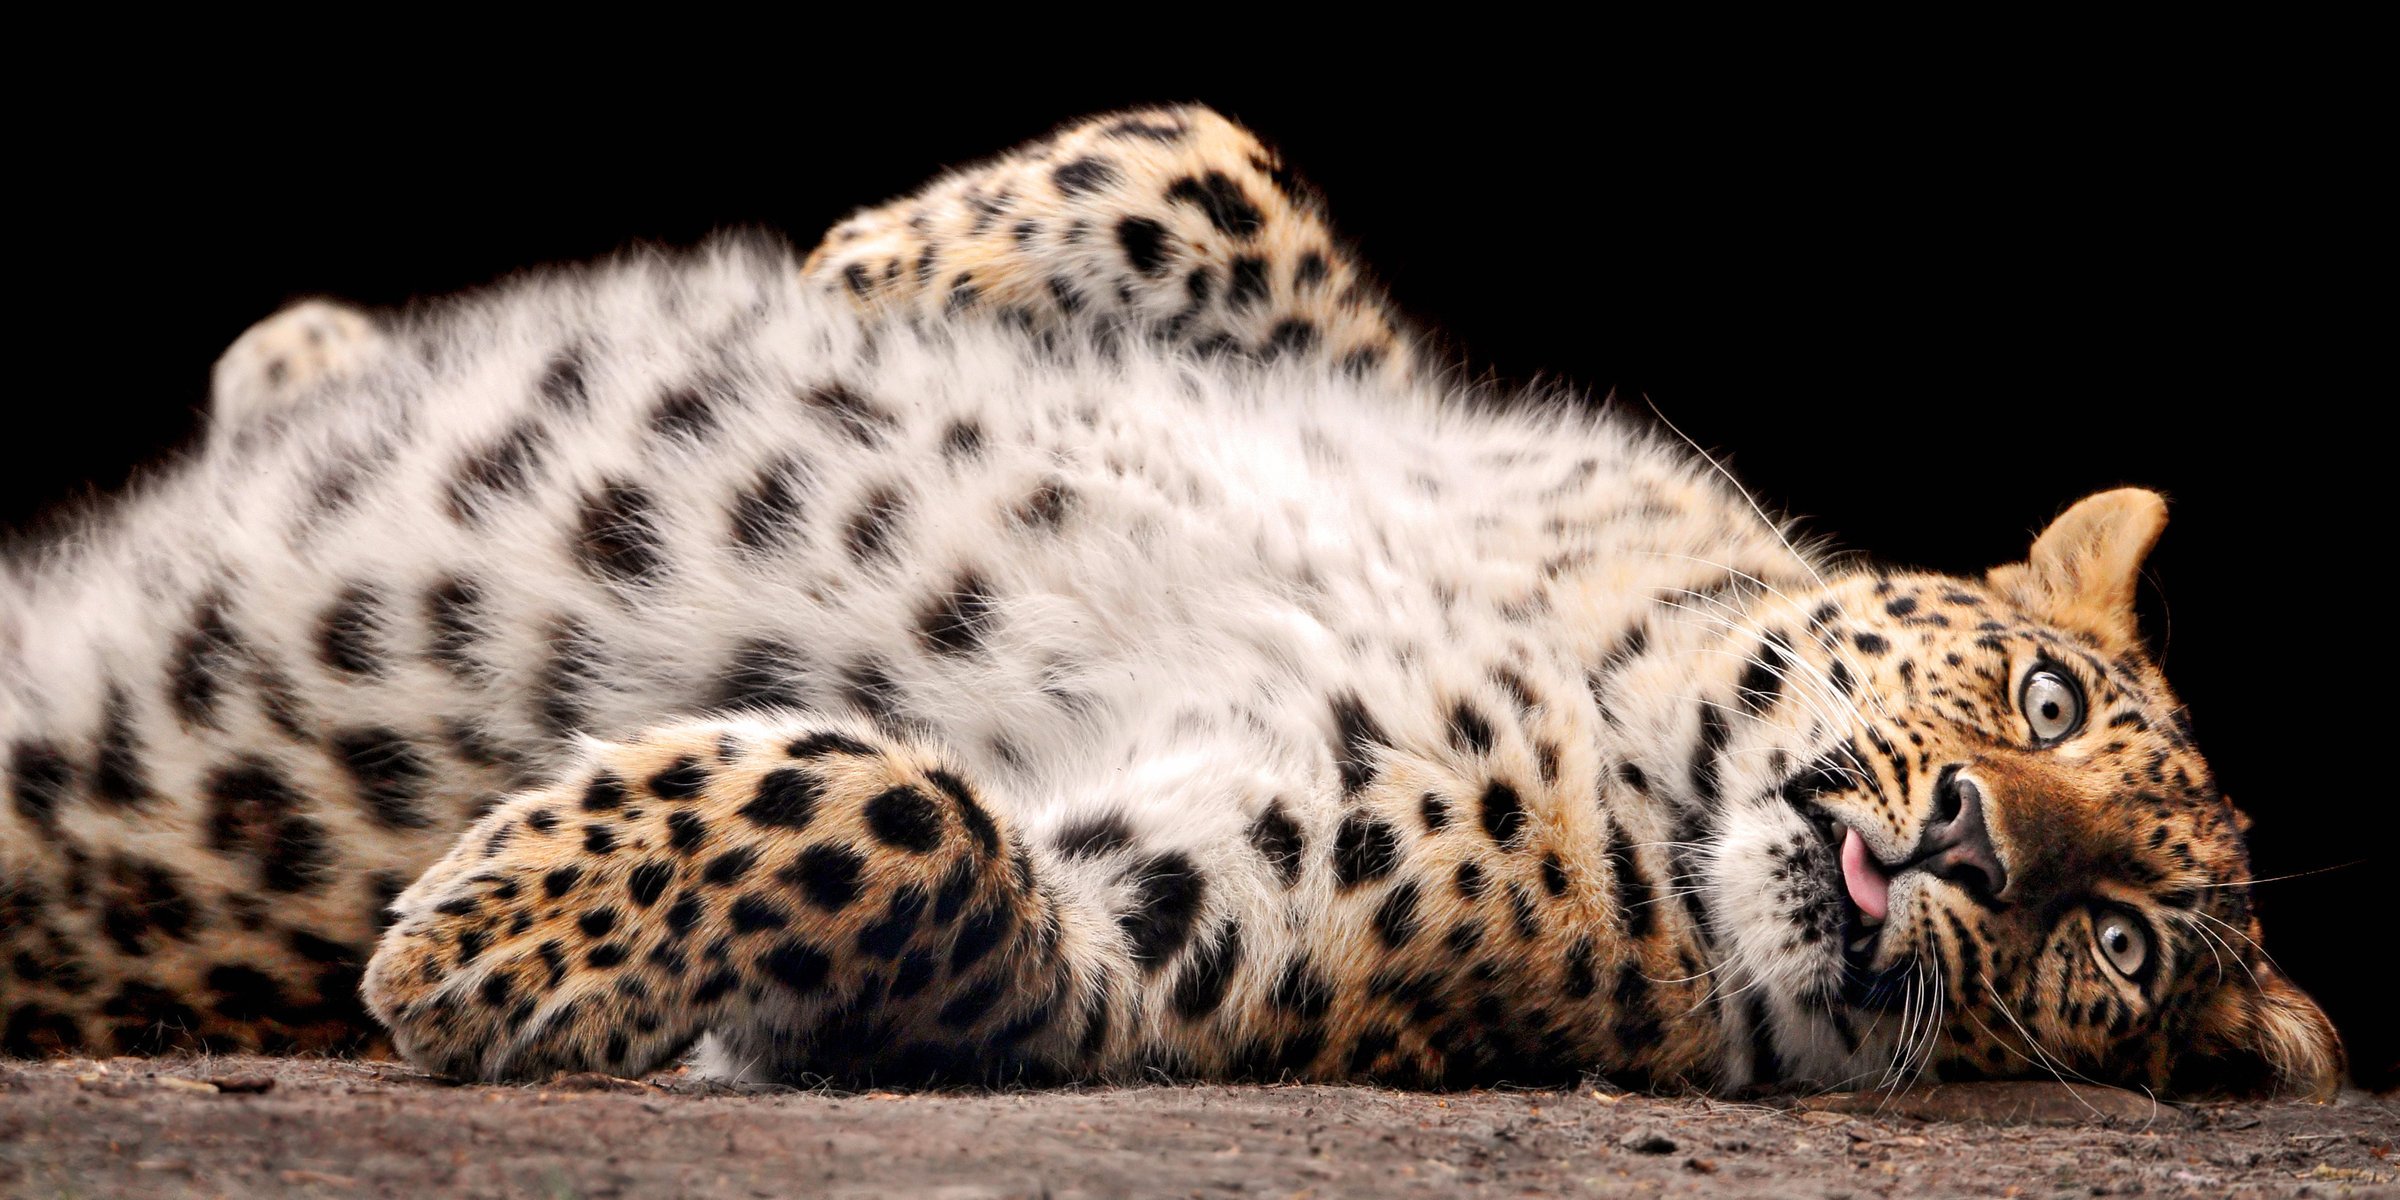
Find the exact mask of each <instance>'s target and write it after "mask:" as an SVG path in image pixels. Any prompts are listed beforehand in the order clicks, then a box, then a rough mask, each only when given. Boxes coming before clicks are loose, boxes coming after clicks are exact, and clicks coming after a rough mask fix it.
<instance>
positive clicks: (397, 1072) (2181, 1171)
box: [0, 1058, 2400, 1200]
mask: <svg viewBox="0 0 2400 1200" xmlns="http://www.w3.org/2000/svg"><path fill="white" fill-rule="evenodd" d="M2395 1140H2400V1100H2395V1099H2393V1098H2388V1097H2387V1098H2382V1099H2377V1098H2373V1097H2368V1096H2364V1095H2359V1094H2352V1095H2349V1096H2346V1097H2344V1098H2343V1099H2342V1100H2341V1101H2339V1102H2337V1103H2334V1104H2330V1105H2303V1104H2268V1105H2218V1106H2200V1107H2190V1108H2172V1107H2164V1106H2157V1105H2153V1104H2151V1103H2150V1102H2149V1101H2148V1100H2146V1099H2144V1098H2142V1097H2140V1096H2134V1095H2130V1094H2127V1093H2122V1092H2105V1091H2101V1090H2098V1089H2076V1090H2075V1091H2073V1092H2069V1091H2068V1090H2066V1089H2062V1088H2060V1087H2058V1086H2056V1085H2050V1084H2039V1085H2036V1084H2002V1085H1985V1086H1982V1087H1972V1086H1953V1087H1943V1088H1934V1089H1930V1090H1927V1091H1922V1092H1919V1093H1914V1094H1910V1095H1907V1096H1904V1097H1898V1098H1892V1097H1876V1096H1871V1095H1849V1096H1829V1097H1817V1098H1814V1099H1810V1100H1805V1101H1799V1102H1777V1103H1760V1104H1736V1103H1728V1102H1722V1101H1713V1100H1699V1099H1659V1098H1652V1097H1647V1096H1638V1095H1623V1094H1618V1093H1614V1092H1609V1091H1606V1090H1595V1089H1592V1088H1583V1089H1577V1090H1574V1091H1538V1092H1537V1091H1525V1092H1512V1091H1499V1092H1467V1093H1455V1094H1447V1095H1432V1094H1422V1093H1403V1092H1390V1091H1379V1090H1374V1089H1369V1088H1345V1087H1313V1086H1305V1087H1304V1086H1286V1087H1163V1086H1162V1087H1146V1088H1112V1089H1091V1090H1079V1091H1051V1092H1013V1093H991V1092H982V1093H955V1092H953V1093H915V1094H894V1093H888V1092H870V1093H833V1092H794V1091H783V1092H734V1091H729V1090H726V1089H722V1088H716V1087H712V1086H709V1085H706V1084H703V1083H700V1082H697V1081H694V1080H692V1079H690V1078H688V1077H686V1076H682V1075H664V1076H659V1077H656V1078H653V1079H650V1080H647V1081H642V1082H633V1081H627V1080H614V1079H606V1078H603V1077H598V1076H578V1077H569V1078H565V1079H560V1080H555V1081H553V1082H552V1083H550V1084H549V1085H547V1086H541V1087H480V1086H477V1087H455V1086H448V1085H445V1084H442V1083H440V1082H437V1081H434V1080H431V1079H428V1078H426V1077H425V1076H422V1075H420V1074H418V1073H416V1072H415V1071H412V1070H410V1069H408V1068H406V1067H402V1066H398V1065H395V1064H389V1063H368V1062H324V1061H308V1060H294V1059H264V1058H200V1059H163V1060H162V1059H114V1060H110V1061H108V1062H93V1061H89V1060H65V1061H56V1062H44V1063H0V1195H6V1196H10V1197H16V1196H25V1197H34V1196H39V1197H118V1196H122V1197H149V1196H178V1197H180V1196H231V1197H254V1196H326V1197H349V1196H360V1197H364V1196H424V1195H432V1194H441V1195H458V1196H531V1197H544V1198H556V1197H585V1196H593V1197H599V1196H699V1197H720V1196H760V1197H765V1196H894V1195H898V1196H939V1197H983V1196H1026V1197H1059V1198H1063V1197H1070V1196H1129V1195H1142V1196H1153V1195H1155V1196H1198V1197H1218V1196H1250V1195H1257V1196H1276V1197H1312V1198H1314V1197H1336V1196H1376V1197H1382V1196H1577V1195H1613V1194H1629V1195H1644V1196H1651V1195H1655V1196H1686V1195H1711V1196H1776V1197H1828V1198H1830V1197H1857V1198H1864V1197H1868V1196H1899V1197H1907V1198H1909V1200H1917V1198H1920V1197H1928V1196H1938V1195H1951V1194H1959V1195H1976V1196H2032V1197H2052V1196H2106V1195H2152V1196H2157V1195H2167V1196H2180V1195H2197V1196H2212V1197H2213V1196H2225V1195H2266V1196H2322V1197H2333V1196H2400V1159H2395V1157H2394V1156H2393V1144H2394V1142H2395Z"/></svg>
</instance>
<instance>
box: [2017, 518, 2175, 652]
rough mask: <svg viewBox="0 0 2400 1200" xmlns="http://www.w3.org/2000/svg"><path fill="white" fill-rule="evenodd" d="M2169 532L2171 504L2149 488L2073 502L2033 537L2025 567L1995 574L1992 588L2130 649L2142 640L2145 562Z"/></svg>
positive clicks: (2060, 621)
mask: <svg viewBox="0 0 2400 1200" xmlns="http://www.w3.org/2000/svg"><path fill="white" fill-rule="evenodd" d="M2166 527H2167V502H2166V499H2165V498H2164V497H2162V496H2160V495H2159V494H2158V493H2157V492H2153V491H2150V490H2148V489H2146V488H2118V489H2116V490H2115V491H2109V492H2101V493H2099V494H2097V495H2093V496H2086V497H2084V498H2083V499H2082V500H2079V501H2076V503H2075V506H2074V507H2073V508H2070V509H2068V510H2067V511H2066V512H2064V513H2062V514H2060V516H2059V518H2058V519H2057V520H2055V521H2052V522H2050V527H2049V528H2048V529H2045V530H2043V531H2042V535H2041V536H2040V537H2038V538H2035V539H2034V542H2033V550H2032V552H2031V553H2029V554H2027V555H2026V556H2025V561H2024V562H2021V563H2010V564H2009V565H2007V566H2004V567H1995V568H1993V569H1992V572H1991V575H1990V579H1991V583H1992V586H1993V587H1995V588H1997V589H1999V591H2000V592H2001V593H2002V594H2003V595H2006V596H2008V597H2010V598H2012V599H2014V600H2015V601H2016V602H2017V603H2018V604H2021V605H2023V606H2024V607H2025V608H2026V609H2027V610H2028V611H2030V612H2033V613H2036V614H2038V615H2040V616H2042V617H2043V618H2045V619H2047V620H2049V621H2051V622H2052V623H2054V624H2056V625H2059V626H2061V627H2064V628H2067V629H2079V630H2083V631H2084V632H2087V633H2092V634H2096V635H2098V636H2099V637H2100V638H2102V639H2103V640H2105V641H2108V642H2111V643H2116V644H2125V643H2130V642H2133V641H2135V640H2137V639H2138V638H2139V637H2140V636H2141V625H2140V622H2139V621H2138V620H2136V619H2135V617H2134V611H2133V596H2134V587H2135V585H2136V584H2137V583H2138V582H2139V581H2140V579H2141V571H2142V560H2143V559H2145V558H2147V557H2149V555H2150V548H2151V547H2152V546H2154V545H2157V544H2158V535H2159V534H2160V533H2161V532H2162V531H2164V530H2165V529H2166Z"/></svg>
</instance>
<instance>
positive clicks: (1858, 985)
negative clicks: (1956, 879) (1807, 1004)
mask: <svg viewBox="0 0 2400 1200" xmlns="http://www.w3.org/2000/svg"><path fill="white" fill-rule="evenodd" d="M1805 811H1806V813H1807V815H1808V817H1809V819H1810V820H1811V821H1813V822H1814V823H1815V824H1816V826H1817V828H1818V830H1819V832H1820V833H1822V834H1823V835H1824V837H1825V840H1826V842H1827V844H1828V845H1830V846H1831V847H1833V848H1834V852H1835V858H1836V860H1837V862H1838V863H1839V864H1840V866H1839V875H1840V878H1839V880H1838V881H1837V883H1836V889H1835V890H1836V891H1837V892H1838V894H1839V895H1840V897H1841V906H1842V927H1841V935H1840V941H1839V943H1838V945H1839V947H1840V951H1841V960H1842V982H1841V998H1842V1000H1843V1001H1844V1002H1846V1003H1848V1004H1851V1005H1853V1006H1855V1007H1858V1008H1865V1009H1884V1008H1891V1007H1895V1006H1897V1005H1898V1004H1899V1003H1900V1000H1901V995H1902V986H1901V985H1902V983H1903V982H1904V981H1905V980H1906V979H1907V977H1908V974H1909V971H1908V965H1907V964H1906V963H1905V962H1898V963H1893V964H1891V965H1888V966H1884V967H1880V968H1878V967H1877V966H1876V959H1877V958H1879V957H1881V955H1880V951H1881V949H1882V944H1883V930H1884V923H1885V920H1886V918H1888V917H1889V916H1890V915H1891V907H1892V877H1891V874H1890V871H1889V870H1888V869H1887V868H1886V867H1885V866H1884V864H1883V863H1882V862H1880V861H1878V860H1877V859H1876V857H1875V852H1874V851H1873V850H1871V849H1869V848H1868V846H1867V840H1866V838H1865V837H1863V836H1861V835H1860V834H1859V832H1858V830H1856V829H1854V828H1852V827H1851V826H1850V825H1849V823H1848V822H1846V821H1843V820H1842V819H1841V818H1840V817H1839V816H1837V815H1835V814H1834V813H1833V812H1832V811H1830V810H1828V809H1826V808H1823V807H1821V806H1818V805H1815V804H1810V805H1808V806H1807V808H1806V810H1805Z"/></svg>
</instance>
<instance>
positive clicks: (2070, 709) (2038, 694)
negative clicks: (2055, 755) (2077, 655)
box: [2017, 668, 2083, 746]
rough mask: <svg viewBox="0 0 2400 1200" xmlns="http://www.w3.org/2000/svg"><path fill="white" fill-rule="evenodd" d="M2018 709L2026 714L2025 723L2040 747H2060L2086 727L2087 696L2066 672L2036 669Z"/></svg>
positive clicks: (2028, 680)
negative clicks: (2060, 744)
mask: <svg viewBox="0 0 2400 1200" xmlns="http://www.w3.org/2000/svg"><path fill="white" fill-rule="evenodd" d="M2017 707H2019V708H2021V709H2023V710H2025V723H2026V725H2028V726H2030V727H2031V728H2032V730H2033V740H2034V742H2035V743H2037V744H2039V745H2043V746H2052V745H2056V744H2058V743H2059V742H2062V741H2065V740H2066V739H2067V737H2068V735H2070V734H2073V733H2074V732H2075V731H2076V730H2078V729H2081V728H2082V727H2083V692H2082V690H2081V689H2079V688H2077V687H2076V686H2075V680H2074V679H2073V678H2072V677H2071V676H2069V675H2067V674H2066V673H2065V672H2064V671H2059V670H2055V669H2045V668H2036V669H2035V670H2034V672H2033V674H2031V675H2028V676H2026V677H2025V690H2024V692H2023V693H2022V694H2021V695H2020V696H2019V697H2018V698H2017Z"/></svg>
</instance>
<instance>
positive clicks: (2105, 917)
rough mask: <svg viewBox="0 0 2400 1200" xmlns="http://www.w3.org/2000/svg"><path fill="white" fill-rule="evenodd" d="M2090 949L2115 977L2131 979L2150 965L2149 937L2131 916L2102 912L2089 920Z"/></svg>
mask: <svg viewBox="0 0 2400 1200" xmlns="http://www.w3.org/2000/svg"><path fill="white" fill-rule="evenodd" d="M2092 950H2093V952H2094V953H2096V954H2097V955H2098V956H2099V958H2100V961H2101V962H2104V963H2107V964H2108V965H2109V966H2110V967H2112V968H2114V969H2115V970H2116V972H2117V974H2119V975H2122V976H2124V977H2126V978H2127V979H2132V978H2135V977H2136V976H2138V975H2140V974H2141V971H2142V968H2143V967H2144V966H2147V965H2149V962H2150V935H2149V934H2148V933H2147V932H2145V931H2144V930H2143V929H2142V925H2141V922H2139V921H2136V920H2134V919H2133V918H2132V917H2131V916H2128V915H2126V914H2125V913H2122V912H2113V911H2107V910H2103V911H2101V912H2100V913H2098V914H2096V915H2095V916H2094V917H2093V920H2092Z"/></svg>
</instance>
